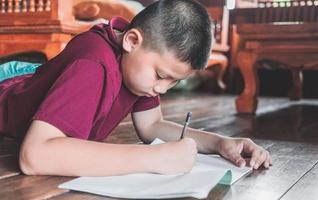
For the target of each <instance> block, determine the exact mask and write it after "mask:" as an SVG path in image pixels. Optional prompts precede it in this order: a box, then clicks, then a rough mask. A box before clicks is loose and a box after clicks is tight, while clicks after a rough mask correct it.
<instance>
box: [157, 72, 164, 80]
mask: <svg viewBox="0 0 318 200" xmlns="http://www.w3.org/2000/svg"><path fill="white" fill-rule="evenodd" d="M156 78H157V79H158V80H162V79H164V78H163V77H162V76H160V75H159V74H158V73H156Z"/></svg>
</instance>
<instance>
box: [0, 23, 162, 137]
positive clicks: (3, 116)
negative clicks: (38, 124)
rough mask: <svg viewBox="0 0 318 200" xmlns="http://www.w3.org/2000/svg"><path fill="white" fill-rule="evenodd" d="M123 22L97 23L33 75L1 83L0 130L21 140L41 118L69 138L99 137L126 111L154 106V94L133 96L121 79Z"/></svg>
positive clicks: (107, 131)
mask: <svg viewBox="0 0 318 200" xmlns="http://www.w3.org/2000/svg"><path fill="white" fill-rule="evenodd" d="M127 25H128V23H127V22H126V21H125V20H123V19H122V18H113V19H112V20H110V22H109V24H108V25H106V24H99V25H96V26H94V27H93V28H92V29H91V30H90V31H87V32H84V33H82V34H79V35H77V36H76V37H74V38H73V39H72V40H71V41H70V42H69V43H68V45H67V46H66V47H65V49H64V50H63V51H62V52H61V53H60V54H59V55H57V56H56V57H54V58H53V59H52V60H50V61H48V62H47V63H45V64H43V65H42V66H40V67H39V68H38V69H37V71H36V73H35V74H34V75H32V76H31V75H23V76H18V77H15V78H13V79H9V80H6V81H4V82H2V83H1V84H0V134H5V135H7V136H13V137H18V138H23V137H24V135H25V133H26V131H27V129H28V127H29V126H30V123H31V121H32V120H41V121H45V122H47V123H49V124H51V125H53V126H55V127H56V128H58V129H60V130H61V131H62V132H63V133H64V134H66V135H68V136H70V137H75V138H81V139H89V140H95V141H101V140H103V139H105V138H106V137H107V136H108V135H109V134H110V133H111V131H112V130H113V129H114V128H115V127H116V126H117V125H118V124H119V123H120V121H121V120H122V119H124V118H125V117H126V116H127V114H129V113H130V112H138V111H144V110H148V109H151V108H154V107H157V106H158V105H159V96H157V97H139V96H136V95H134V94H133V93H131V92H130V91H129V90H128V89H127V88H126V87H125V86H124V85H123V83H122V74H121V71H120V59H121V47H120V46H119V45H118V44H117V42H116V35H115V32H114V29H117V30H119V31H123V30H124V29H125V27H126V26H127ZM43 134H45V133H43Z"/></svg>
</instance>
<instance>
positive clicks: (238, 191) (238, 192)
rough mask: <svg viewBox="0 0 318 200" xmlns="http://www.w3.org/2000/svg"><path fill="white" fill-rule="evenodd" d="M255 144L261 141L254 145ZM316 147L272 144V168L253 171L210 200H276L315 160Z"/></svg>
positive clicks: (299, 144)
mask: <svg viewBox="0 0 318 200" xmlns="http://www.w3.org/2000/svg"><path fill="white" fill-rule="evenodd" d="M258 142H259V143H260V142H261V141H258ZM317 147H318V146H317V145H309V146H308V144H305V143H294V142H274V145H272V146H271V147H270V148H269V149H268V150H269V151H270V152H271V154H272V158H273V166H272V167H271V168H270V169H269V170H254V171H253V173H252V174H250V175H249V176H247V177H245V178H244V179H242V180H240V181H238V182H237V183H235V184H234V185H232V186H231V187H230V188H223V189H222V190H223V191H224V190H225V191H226V189H228V191H226V192H224V193H223V194H222V196H218V195H220V194H219V193H220V192H219V193H217V194H215V193H213V191H212V193H210V197H211V198H209V200H210V199H211V200H212V199H221V198H222V199H224V200H227V199H233V198H234V199H235V200H240V199H244V200H245V199H255V198H257V199H260V200H262V199H264V200H268V199H279V198H280V197H281V196H282V195H284V194H285V192H286V191H288V190H289V189H290V187H292V186H293V185H294V184H295V183H296V182H297V181H298V180H299V179H301V178H302V177H303V175H304V174H305V173H306V172H307V171H309V170H310V169H311V168H312V166H314V165H315V164H316V163H317V160H318V148H317Z"/></svg>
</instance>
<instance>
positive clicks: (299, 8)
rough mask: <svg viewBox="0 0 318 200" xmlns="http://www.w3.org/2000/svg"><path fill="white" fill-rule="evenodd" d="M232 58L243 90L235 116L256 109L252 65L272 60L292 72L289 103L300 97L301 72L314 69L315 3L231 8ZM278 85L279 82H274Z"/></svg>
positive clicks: (317, 40)
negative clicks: (242, 80)
mask: <svg viewBox="0 0 318 200" xmlns="http://www.w3.org/2000/svg"><path fill="white" fill-rule="evenodd" d="M230 15H231V17H230V18H231V23H232V24H234V26H233V37H232V52H231V54H232V58H233V62H232V63H233V64H235V65H236V66H237V67H238V68H239V70H240V71H241V73H242V76H243V79H244V90H243V92H242V93H241V95H240V96H239V97H238V98H237V99H236V109H237V111H238V112H239V113H254V112H255V111H256V109H257V95H258V87H259V80H258V76H257V69H256V65H255V64H256V62H258V61H260V60H274V61H278V62H280V63H282V64H283V65H284V66H286V68H288V69H290V70H291V72H292V78H293V86H292V88H291V90H290V92H289V97H290V99H292V100H298V99H300V98H301V96H302V78H303V77H302V70H305V69H317V68H318V6H317V1H306V2H304V1H291V2H290V1H288V2H281V3H279V4H278V3H275V2H271V1H260V2H259V8H246V9H234V10H233V11H232V12H231V14H230ZM277 84H279V83H277Z"/></svg>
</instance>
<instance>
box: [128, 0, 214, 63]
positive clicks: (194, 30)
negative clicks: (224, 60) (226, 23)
mask: <svg viewBox="0 0 318 200" xmlns="http://www.w3.org/2000/svg"><path fill="white" fill-rule="evenodd" d="M132 28H136V29H138V30H140V31H141V32H142V34H143V38H144V42H143V44H142V45H143V47H145V48H147V49H150V50H156V51H157V52H159V53H162V51H163V50H169V51H170V50H172V52H173V53H174V54H175V56H176V58H177V59H179V60H180V61H181V62H185V63H189V64H190V65H191V67H192V69H203V68H204V67H205V66H206V64H207V61H208V58H209V56H210V52H211V46H212V38H213V36H212V22H211V18H210V17H209V14H208V12H207V10H206V9H205V7H204V6H203V5H201V4H200V3H199V2H197V1H195V0H159V1H157V2H155V3H153V4H151V5H149V6H148V7H146V8H145V9H144V10H143V11H141V12H140V13H139V14H137V15H136V16H135V17H134V18H133V19H132V21H131V23H130V25H129V26H128V27H127V30H130V29H132Z"/></svg>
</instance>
